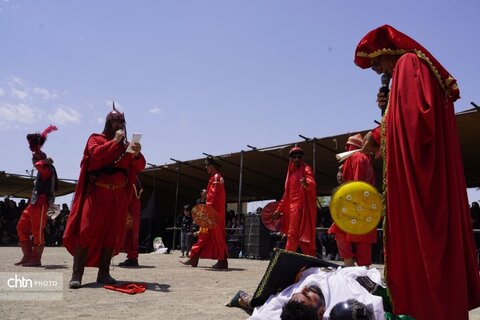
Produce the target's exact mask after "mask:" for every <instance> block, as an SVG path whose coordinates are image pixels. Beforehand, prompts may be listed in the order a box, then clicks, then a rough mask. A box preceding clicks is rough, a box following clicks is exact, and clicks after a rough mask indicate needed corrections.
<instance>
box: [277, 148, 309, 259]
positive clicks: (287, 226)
mask: <svg viewBox="0 0 480 320" xmlns="http://www.w3.org/2000/svg"><path fill="white" fill-rule="evenodd" d="M303 155H304V153H303V150H302V149H301V148H300V147H297V146H295V147H293V148H292V149H291V150H290V152H289V156H290V162H289V164H288V172H287V178H286V179H285V190H284V193H283V197H282V200H280V203H279V205H278V208H277V210H276V211H275V212H274V213H273V217H274V218H278V217H280V215H283V223H282V232H283V233H284V234H286V235H287V244H286V246H285V250H288V251H293V252H295V251H297V249H298V247H300V249H301V250H302V253H303V254H307V255H310V256H313V257H316V247H315V235H316V229H315V225H316V224H315V223H316V218H317V183H316V182H315V177H314V175H313V172H312V168H311V167H310V166H309V165H307V164H306V163H304V162H303Z"/></svg>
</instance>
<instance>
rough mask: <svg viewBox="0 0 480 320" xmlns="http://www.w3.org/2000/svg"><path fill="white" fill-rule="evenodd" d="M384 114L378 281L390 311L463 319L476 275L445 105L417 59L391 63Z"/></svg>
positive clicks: (476, 299) (479, 283) (453, 130)
mask: <svg viewBox="0 0 480 320" xmlns="http://www.w3.org/2000/svg"><path fill="white" fill-rule="evenodd" d="M392 80H393V81H392V87H391V90H390V98H389V104H388V110H387V112H386V115H385V119H384V121H385V126H386V128H385V142H386V145H385V148H386V149H385V157H386V159H385V161H386V168H385V170H386V179H387V185H386V187H387V195H386V201H387V212H386V225H385V237H386V238H385V258H386V278H387V284H388V288H389V290H390V293H391V297H392V302H393V305H394V312H395V314H408V315H411V316H413V317H415V318H416V319H419V320H422V319H468V310H469V309H473V308H476V307H478V306H480V277H479V273H478V266H477V262H476V258H475V246H474V240H473V233H472V222H471V219H470V213H469V209H468V199H467V193H466V184H465V177H464V170H463V163H462V156H461V150H460V145H459V138H458V131H457V124H456V119H455V114H454V108H453V102H449V101H447V99H446V95H445V91H444V90H443V89H442V88H441V87H440V85H439V81H438V79H437V78H436V77H435V75H434V74H433V73H432V71H431V69H430V68H429V66H428V65H427V63H426V62H425V61H424V60H421V59H419V58H418V57H417V56H416V55H415V54H413V53H406V54H404V55H403V56H401V57H400V59H399V60H398V62H397V64H396V67H395V70H394V73H393V77H392Z"/></svg>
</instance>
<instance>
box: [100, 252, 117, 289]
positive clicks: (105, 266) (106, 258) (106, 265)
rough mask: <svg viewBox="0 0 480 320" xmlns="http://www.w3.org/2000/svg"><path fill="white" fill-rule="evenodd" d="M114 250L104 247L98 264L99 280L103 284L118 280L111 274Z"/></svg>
mask: <svg viewBox="0 0 480 320" xmlns="http://www.w3.org/2000/svg"><path fill="white" fill-rule="evenodd" d="M112 254H113V250H112V249H107V248H103V249H102V254H101V256H100V263H99V265H98V274H97V282H98V283H103V284H115V283H117V280H115V279H114V278H112V277H111V276H110V260H111V259H112Z"/></svg>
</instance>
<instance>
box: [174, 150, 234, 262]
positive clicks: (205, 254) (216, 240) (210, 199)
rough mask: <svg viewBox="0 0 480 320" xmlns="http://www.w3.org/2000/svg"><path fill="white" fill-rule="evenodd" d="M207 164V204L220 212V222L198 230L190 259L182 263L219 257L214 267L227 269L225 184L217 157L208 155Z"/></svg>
mask: <svg viewBox="0 0 480 320" xmlns="http://www.w3.org/2000/svg"><path fill="white" fill-rule="evenodd" d="M205 166H206V169H207V172H208V174H209V175H210V179H209V180H208V186H207V199H206V205H207V206H212V207H213V208H214V209H215V211H216V212H217V214H218V223H217V225H216V226H215V227H214V228H212V229H208V228H200V230H199V231H198V240H197V242H196V243H195V244H194V245H193V246H192V250H191V251H190V259H188V260H187V261H185V262H182V263H183V264H185V265H191V266H192V267H196V266H197V265H198V260H199V258H204V259H217V260H218V261H217V263H216V264H214V265H213V266H212V268H214V269H227V268H228V260H227V258H228V248H227V243H226V241H225V209H226V196H225V184H224V181H223V177H222V175H221V174H220V172H219V171H218V169H219V168H220V166H221V165H220V163H219V162H218V161H217V160H216V159H215V158H213V157H208V158H207V160H206V162H205Z"/></svg>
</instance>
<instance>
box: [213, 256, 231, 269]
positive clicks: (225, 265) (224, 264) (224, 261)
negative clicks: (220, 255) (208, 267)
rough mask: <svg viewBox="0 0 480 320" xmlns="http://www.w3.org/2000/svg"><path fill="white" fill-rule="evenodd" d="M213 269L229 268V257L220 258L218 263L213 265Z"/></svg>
mask: <svg viewBox="0 0 480 320" xmlns="http://www.w3.org/2000/svg"><path fill="white" fill-rule="evenodd" d="M212 268H213V269H228V260H227V258H225V259H222V260H218V261H217V263H215V264H214V265H213V266H212Z"/></svg>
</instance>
